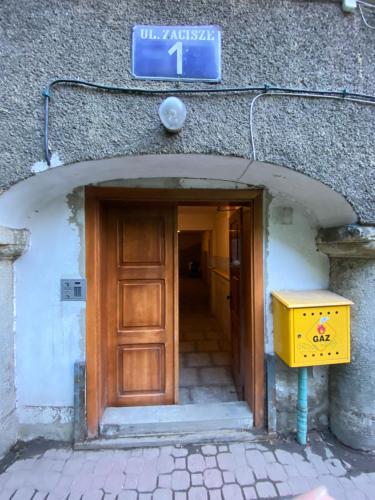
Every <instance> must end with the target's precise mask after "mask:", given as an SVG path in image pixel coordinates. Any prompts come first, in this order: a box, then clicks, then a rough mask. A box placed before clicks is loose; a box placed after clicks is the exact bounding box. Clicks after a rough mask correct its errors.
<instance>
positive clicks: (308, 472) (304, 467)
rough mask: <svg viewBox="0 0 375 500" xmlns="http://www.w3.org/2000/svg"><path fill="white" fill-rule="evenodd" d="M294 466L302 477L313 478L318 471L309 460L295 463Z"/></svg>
mask: <svg viewBox="0 0 375 500" xmlns="http://www.w3.org/2000/svg"><path fill="white" fill-rule="evenodd" d="M296 468H297V470H298V472H299V474H300V476H302V477H308V478H313V477H317V476H318V473H317V471H316V469H315V467H314V466H313V465H312V464H311V463H309V462H299V463H296Z"/></svg>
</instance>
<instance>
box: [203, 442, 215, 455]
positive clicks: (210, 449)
mask: <svg viewBox="0 0 375 500" xmlns="http://www.w3.org/2000/svg"><path fill="white" fill-rule="evenodd" d="M201 450H202V453H203V455H216V454H217V447H216V446H214V445H213V444H206V445H205V446H202V448H201Z"/></svg>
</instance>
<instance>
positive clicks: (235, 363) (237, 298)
mask: <svg viewBox="0 0 375 500" xmlns="http://www.w3.org/2000/svg"><path fill="white" fill-rule="evenodd" d="M241 226H242V210H241V209H238V210H236V211H235V212H234V213H233V214H232V215H231V216H230V219H229V272H230V295H229V304H230V326H231V341H232V373H233V379H234V383H235V386H236V390H237V394H238V397H239V399H240V400H241V399H243V396H244V383H243V366H242V365H243V363H242V359H241V353H242V352H243V349H242V343H243V335H242V324H241V323H242V314H241V307H242V299H241V297H242V289H241V287H242V279H241V257H242V255H241V254H242V227H241Z"/></svg>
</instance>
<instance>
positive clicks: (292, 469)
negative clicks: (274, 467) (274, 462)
mask: <svg viewBox="0 0 375 500" xmlns="http://www.w3.org/2000/svg"><path fill="white" fill-rule="evenodd" d="M283 467H284V469H285V472H286V475H287V476H288V478H292V477H299V476H300V473H299V472H298V470H297V467H296V466H295V465H283Z"/></svg>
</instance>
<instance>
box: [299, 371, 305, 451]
mask: <svg viewBox="0 0 375 500" xmlns="http://www.w3.org/2000/svg"><path fill="white" fill-rule="evenodd" d="M297 441H298V443H299V444H302V445H303V446H305V445H306V443H307V367H303V368H298V400H297Z"/></svg>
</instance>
